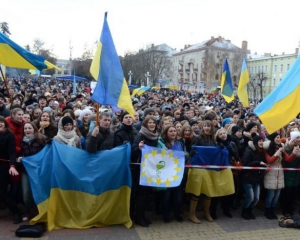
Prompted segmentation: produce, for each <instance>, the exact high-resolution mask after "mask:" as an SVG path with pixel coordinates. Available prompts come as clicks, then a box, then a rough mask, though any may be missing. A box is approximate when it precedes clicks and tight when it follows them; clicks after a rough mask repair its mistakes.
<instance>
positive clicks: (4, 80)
mask: <svg viewBox="0 0 300 240" xmlns="http://www.w3.org/2000/svg"><path fill="white" fill-rule="evenodd" d="M0 71H1V75H2V78H3V82H4V84H5V88H6V91H7V94H8V96H9V102H10V103H12V99H11V96H10V94H9V90H8V86H7V83H6V79H5V76H4V74H3V71H2V67H0Z"/></svg>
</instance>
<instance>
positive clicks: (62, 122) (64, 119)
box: [61, 116, 74, 126]
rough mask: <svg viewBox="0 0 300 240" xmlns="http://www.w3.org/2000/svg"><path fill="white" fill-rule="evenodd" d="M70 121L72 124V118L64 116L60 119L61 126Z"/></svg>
mask: <svg viewBox="0 0 300 240" xmlns="http://www.w3.org/2000/svg"><path fill="white" fill-rule="evenodd" d="M68 123H71V124H72V126H73V125H74V122H73V119H72V118H71V117H69V116H64V117H63V118H62V120H61V124H62V126H65V125H66V124H68Z"/></svg>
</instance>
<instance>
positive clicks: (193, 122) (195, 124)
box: [189, 119, 200, 135]
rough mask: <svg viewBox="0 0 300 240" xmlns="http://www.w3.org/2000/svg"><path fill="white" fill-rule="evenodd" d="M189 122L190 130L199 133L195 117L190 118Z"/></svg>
mask: <svg viewBox="0 0 300 240" xmlns="http://www.w3.org/2000/svg"><path fill="white" fill-rule="evenodd" d="M189 124H190V126H191V127H192V130H193V132H194V134H195V135H199V133H200V128H199V124H198V121H197V120H196V119H191V120H190V122H189Z"/></svg>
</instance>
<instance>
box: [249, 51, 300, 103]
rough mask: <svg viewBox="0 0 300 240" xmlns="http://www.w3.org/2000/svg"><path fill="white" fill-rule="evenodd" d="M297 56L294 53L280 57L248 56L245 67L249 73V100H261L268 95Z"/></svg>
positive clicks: (267, 55)
mask: <svg viewBox="0 0 300 240" xmlns="http://www.w3.org/2000/svg"><path fill="white" fill-rule="evenodd" d="M297 56H298V48H296V49H295V53H292V54H284V53H282V55H273V56H272V55H271V54H264V56H260V57H257V56H256V55H249V56H248V59H247V67H248V72H249V80H250V82H249V84H248V95H249V98H250V99H262V98H265V97H266V96H267V95H269V94H270V93H271V92H272V91H273V90H274V89H275V88H276V87H277V86H278V84H279V82H280V81H281V80H282V79H283V77H284V76H285V74H286V73H287V71H288V70H289V69H290V67H291V66H292V65H293V63H294V62H295V60H296V58H297Z"/></svg>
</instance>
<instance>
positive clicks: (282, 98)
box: [254, 56, 300, 134]
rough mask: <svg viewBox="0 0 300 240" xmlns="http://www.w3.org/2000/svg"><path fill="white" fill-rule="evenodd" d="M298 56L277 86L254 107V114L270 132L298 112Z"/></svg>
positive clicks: (285, 123) (299, 83) (282, 125)
mask: <svg viewBox="0 0 300 240" xmlns="http://www.w3.org/2000/svg"><path fill="white" fill-rule="evenodd" d="M299 102H300V58H299V56H298V57H297V59H296V61H295V62H294V64H293V65H292V67H291V68H290V69H289V71H288V72H287V73H286V75H285V76H284V77H283V79H282V80H281V81H280V83H279V84H278V86H277V87H276V88H275V89H274V90H273V91H272V92H271V93H270V94H269V95H268V96H267V97H266V98H265V99H264V100H263V101H262V102H261V103H260V104H259V105H258V106H257V107H256V108H255V109H254V112H255V114H256V115H257V116H258V117H259V119H260V120H261V121H262V123H263V124H264V126H265V128H266V129H267V131H268V133H269V134H271V133H273V132H275V131H277V130H279V129H280V128H282V127H284V126H285V125H287V124H288V123H289V122H290V121H291V120H293V119H294V118H295V117H296V116H297V115H298V114H299V108H298V105H299Z"/></svg>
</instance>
